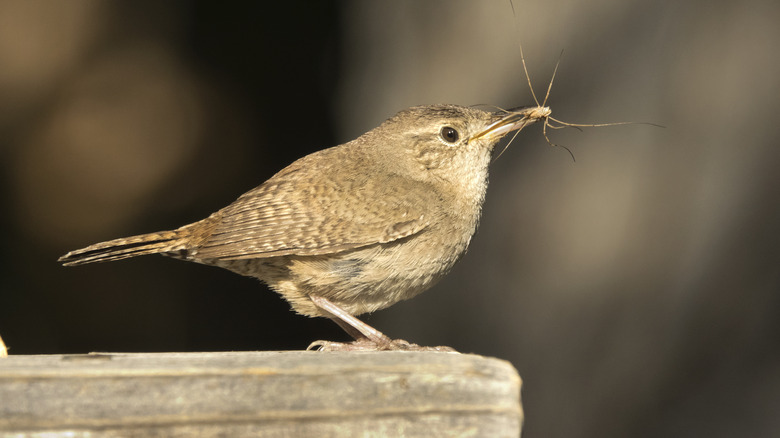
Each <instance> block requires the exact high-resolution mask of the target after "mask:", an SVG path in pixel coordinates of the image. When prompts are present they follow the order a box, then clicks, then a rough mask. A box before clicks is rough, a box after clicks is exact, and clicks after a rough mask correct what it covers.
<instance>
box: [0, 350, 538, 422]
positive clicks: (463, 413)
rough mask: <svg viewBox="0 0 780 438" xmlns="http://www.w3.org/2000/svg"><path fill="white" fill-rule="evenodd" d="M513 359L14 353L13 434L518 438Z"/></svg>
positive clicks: (9, 418) (10, 371) (8, 417)
mask: <svg viewBox="0 0 780 438" xmlns="http://www.w3.org/2000/svg"><path fill="white" fill-rule="evenodd" d="M520 385H521V382H520V377H519V376H518V375H517V372H516V371H515V369H514V368H513V367H512V365H511V364H509V363H508V362H506V361H503V360H498V359H493V358H486V357H482V356H477V355H467V354H456V353H430V352H368V353H365V352H364V353H342V352H338V353H321V352H299V351H296V352H292V351H291V352H236V353H159V354H90V355H45V356H9V357H7V358H5V359H3V361H2V362H0V430H1V431H3V433H4V435H3V436H14V437H33V436H35V437H39V436H44V435H45V436H47V437H65V436H68V437H74V436H75V437H81V436H90V437H119V436H123V437H124V436H174V437H185V436H187V437H189V436H198V437H216V436H229V437H242V436H264V437H267V436H271V437H288V436H294V437H341V436H393V437H397V436H405V437H432V436H436V437H441V436H444V437H448V436H458V437H461V436H473V437H482V436H484V437H517V436H519V435H520V429H521V426H522V422H523V414H522V407H521V403H520Z"/></svg>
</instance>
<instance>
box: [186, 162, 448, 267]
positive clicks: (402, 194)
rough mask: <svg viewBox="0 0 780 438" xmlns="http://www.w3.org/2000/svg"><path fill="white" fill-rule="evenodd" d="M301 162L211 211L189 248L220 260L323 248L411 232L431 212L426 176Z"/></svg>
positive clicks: (317, 251)
mask: <svg viewBox="0 0 780 438" xmlns="http://www.w3.org/2000/svg"><path fill="white" fill-rule="evenodd" d="M304 165H306V164H305V163H302V164H300V165H298V162H296V163H293V165H291V166H290V167H288V168H286V169H285V170H283V171H282V172H280V173H279V174H277V175H276V176H274V177H273V178H271V179H270V180H268V181H267V182H265V183H264V184H263V185H261V186H260V187H257V188H256V189H254V190H252V191H250V192H248V193H246V194H244V195H243V196H241V197H240V198H239V199H238V200H236V202H234V203H233V204H231V205H229V206H227V207H225V208H224V209H222V210H220V211H219V212H217V213H215V214H214V215H213V216H212V218H213V219H214V225H213V232H211V233H210V234H209V236H208V237H207V238H206V239H204V241H203V242H202V243H201V244H200V246H199V247H198V248H195V249H194V254H196V256H197V257H198V258H203V259H226V260H237V259H250V258H262V257H275V256H282V255H291V254H294V255H320V254H329V253H334V252H340V251H345V250H350V249H355V248H360V247H363V246H367V245H373V244H377V243H389V242H393V241H396V240H398V239H403V238H405V237H409V236H412V235H414V234H417V233H420V232H422V231H423V230H425V228H426V227H427V226H429V224H430V221H431V219H433V218H432V217H430V215H429V212H430V211H431V210H430V207H431V205H432V204H433V203H435V202H437V201H438V199H437V195H436V192H435V191H434V190H432V189H431V188H430V187H428V185H427V184H426V183H422V182H418V181H412V180H409V179H408V178H404V177H401V176H397V175H384V176H383V177H382V178H377V177H376V175H374V174H373V173H372V172H368V171H366V170H365V169H364V171H362V172H347V173H345V172H344V169H336V170H333V169H322V171H319V172H312V171H311V169H307V171H306V172H302V171H301V170H302V169H301V166H304ZM296 166H297V168H296ZM303 174H305V175H307V177H305V178H304V177H302V175H303Z"/></svg>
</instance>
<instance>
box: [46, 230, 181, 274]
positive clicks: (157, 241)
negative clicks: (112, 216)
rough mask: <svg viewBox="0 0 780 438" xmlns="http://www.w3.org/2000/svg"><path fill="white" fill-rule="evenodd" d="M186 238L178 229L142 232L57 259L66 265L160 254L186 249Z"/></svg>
mask: <svg viewBox="0 0 780 438" xmlns="http://www.w3.org/2000/svg"><path fill="white" fill-rule="evenodd" d="M185 248H186V246H185V243H184V240H183V239H181V238H180V234H179V232H177V231H162V232H159V233H150V234H142V235H140V236H132V237H124V238H121V239H114V240H109V241H107V242H100V243H96V244H94V245H90V246H88V247H86V248H82V249H77V250H75V251H71V252H69V253H67V254H65V255H64V256H62V257H60V258H59V259H58V260H57V261H59V262H61V263H62V264H63V265H65V266H78V265H84V264H87V263H97V262H110V261H113V260H122V259H126V258H130V257H136V256H140V255H146V254H159V253H167V252H172V251H179V250H182V249H185Z"/></svg>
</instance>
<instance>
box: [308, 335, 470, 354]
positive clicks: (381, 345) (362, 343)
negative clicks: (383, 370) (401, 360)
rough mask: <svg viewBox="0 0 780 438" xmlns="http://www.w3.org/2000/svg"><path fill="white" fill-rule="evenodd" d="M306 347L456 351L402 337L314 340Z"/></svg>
mask: <svg viewBox="0 0 780 438" xmlns="http://www.w3.org/2000/svg"><path fill="white" fill-rule="evenodd" d="M306 349H307V350H315V351H439V352H446V353H457V351H455V349H454V348H451V347H445V346H439V347H424V346H421V345H417V344H412V343H410V342H407V341H404V340H403V339H393V340H390V342H374V341H372V340H370V339H366V338H363V339H359V340H356V341H353V342H332V341H314V342H312V343H311V344H309V347H308V348H306Z"/></svg>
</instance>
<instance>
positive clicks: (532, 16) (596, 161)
mask: <svg viewBox="0 0 780 438" xmlns="http://www.w3.org/2000/svg"><path fill="white" fill-rule="evenodd" d="M515 10H516V14H515V15H513V14H512V9H511V8H510V6H509V4H508V3H507V2H503V1H496V2H467V1H458V2H452V1H446V2H445V1H428V2H411V1H386V2H338V3H335V2H278V3H273V4H271V3H269V2H265V3H262V4H261V3H259V2H258V4H252V3H249V2H247V4H245V3H227V4H226V3H219V4H218V3H215V2H206V1H202V2H184V1H180V2H163V3H160V2H153V1H139V2H119V1H103V0H78V1H69V2H58V1H44V0H40V1H26V0H0V178H2V180H1V181H2V185H0V205H2V206H3V207H2V211H3V214H2V215H0V226H1V227H2V228H0V229H2V242H3V243H2V246H0V335H2V337H3V339H4V340H5V342H6V343H7V344H8V346H9V347H10V354H48V353H83V352H89V351H220V350H276V349H288V350H291V349H303V348H305V347H306V346H307V345H308V344H309V342H311V341H312V340H315V339H345V338H344V335H343V334H342V333H341V332H340V329H338V327H336V326H335V324H332V323H331V322H329V321H325V320H319V319H316V320H315V319H308V318H304V317H300V316H296V315H295V314H293V313H292V312H291V311H290V310H289V307H288V306H287V304H286V303H285V302H284V301H283V300H281V299H280V298H279V297H278V296H277V295H276V294H275V293H273V292H270V291H268V290H267V289H266V288H265V286H263V285H261V284H260V283H259V282H258V281H256V280H253V279H249V278H243V277H240V276H237V275H235V274H232V273H230V272H228V271H223V270H220V269H217V268H212V267H205V266H200V265H196V264H189V263H182V262H180V261H176V260H170V259H166V258H163V257H142V258H139V259H133V260H126V261H122V262H118V263H108V264H98V265H90V266H85V267H79V268H63V267H61V266H59V265H58V264H57V263H56V259H57V257H58V256H60V255H62V254H64V253H65V252H67V251H68V250H71V249H76V248H79V247H82V246H85V245H88V244H91V243H95V242H98V241H101V240H107V239H111V238H115V237H121V236H127V235H132V234H140V233H145V232H151V231H157V230H162V229H171V228H176V227H178V226H180V225H183V224H185V223H189V222H192V221H195V220H198V219H201V218H203V217H205V216H207V215H208V214H210V213H211V212H213V211H215V210H217V209H219V208H221V207H223V206H224V205H227V204H228V203H229V202H231V201H233V200H234V199H235V198H237V197H238V196H239V195H240V194H241V193H243V192H245V191H247V190H249V189H251V188H253V187H254V186H256V185H258V184H260V183H261V182H262V181H264V180H265V179H267V178H268V177H270V176H271V175H272V174H273V173H275V172H276V171H278V170H280V169H281V168H282V167H284V166H285V165H287V164H289V163H290V162H292V161H293V160H294V159H296V158H298V157H301V156H303V155H305V154H307V153H310V152H312V151H315V150H318V149H321V148H323V147H327V146H332V145H335V144H339V143H342V142H345V141H348V140H351V139H352V138H355V137H356V136H357V135H359V134H361V133H363V132H365V131H367V130H369V129H371V128H373V127H375V126H377V125H378V124H379V123H381V122H382V121H383V120H384V119H386V118H387V117H390V116H391V115H393V114H394V113H395V112H396V111H398V110H400V109H403V108H405V107H408V106H411V105H417V104H431V103H457V104H464V105H470V104H479V103H489V104H495V105H499V106H504V107H512V106H519V105H525V104H530V103H532V101H533V100H532V97H531V96H530V92H529V91H528V87H527V85H526V82H525V77H524V75H523V74H522V69H521V66H520V54H519V49H518V46H517V43H518V42H519V41H522V42H523V45H524V49H525V52H526V60H527V62H528V63H529V68H530V72H531V76H532V79H533V82H534V86H535V88H536V91H537V94H540V93H542V92H543V90H544V89H545V88H546V86H547V81H548V79H547V78H549V76H550V73H551V71H552V68H553V66H554V64H555V62H556V60H557V59H558V54H559V52H560V50H561V49H565V51H566V52H565V53H564V55H563V58H562V61H561V67H560V70H559V75H558V77H557V79H556V84H555V86H554V87H553V89H552V93H551V97H550V100H549V101H548V103H549V104H550V106H551V107H552V109H553V115H554V116H555V117H557V118H560V119H562V120H566V121H569V122H576V123H594V122H610V121H622V120H632V121H650V122H655V123H659V124H662V125H665V126H666V128H665V129H659V128H652V127H649V126H644V125H634V126H619V127H610V128H586V129H585V130H584V131H583V132H578V131H576V130H561V131H551V132H548V134H549V135H550V136H551V137H552V138H553V140H554V141H556V142H557V143H561V144H564V145H566V146H568V147H570V148H571V149H572V151H573V152H574V154H575V155H576V157H577V162H576V163H573V162H572V161H571V159H570V158H569V156H568V154H567V153H566V152H565V151H563V150H562V149H554V148H550V147H549V146H547V144H546V142H545V141H544V138H543V137H542V135H541V129H540V128H539V127H531V128H529V129H527V130H524V131H523V132H522V133H521V135H520V136H518V139H517V141H516V142H515V143H513V144H512V146H511V147H510V148H509V150H508V151H507V152H506V153H505V154H504V155H503V156H502V157H501V159H499V160H497V161H496V162H495V163H494V164H493V167H492V169H491V171H492V173H491V187H490V189H489V190H488V198H487V202H486V205H485V209H484V216H483V221H482V224H481V226H480V230H479V231H478V233H477V235H476V236H475V238H474V240H473V242H472V246H471V249H470V251H469V253H468V254H467V255H466V256H465V257H464V259H463V260H462V262H461V263H460V264H459V265H458V266H457V267H456V269H455V270H454V272H453V273H452V274H451V275H450V276H449V277H447V278H446V279H445V280H444V281H442V282H441V283H440V284H439V285H437V286H436V287H434V288H433V289H432V290H430V291H428V292H426V293H424V294H422V295H420V296H419V297H417V298H415V299H414V300H411V301H408V302H404V303H399V304H397V305H396V306H393V307H392V308H390V309H387V310H383V311H381V312H378V313H377V314H375V315H371V316H367V317H366V318H365V319H366V320H367V321H368V322H369V323H370V324H372V325H374V326H376V327H377V328H379V329H380V330H382V331H384V332H385V333H387V334H389V335H391V336H393V337H400V338H404V339H407V340H411V341H413V342H417V343H420V344H425V345H450V346H452V347H454V348H456V349H458V350H459V351H462V352H474V353H478V354H484V355H489V356H495V357H499V358H503V359H507V360H510V361H511V362H512V363H513V364H514V365H515V366H516V367H517V368H518V370H519V371H520V374H521V376H522V377H523V380H524V389H523V400H524V406H525V411H526V416H527V420H526V426H525V433H524V436H529V437H535V436H543V437H591V436H593V437H596V436H598V437H612V436H614V437H624V436H681V437H682V436H754V437H758V436H766V437H770V436H778V434H780V417H778V416H777V413H778V412H780V202H778V201H779V200H780V174H778V171H777V169H778V167H779V166H778V165H780V141H778V140H780V134H778V132H779V131H778V129H777V127H776V126H777V122H776V120H775V119H776V115H777V114H778V112H779V111H778V110H780V99H778V96H780V81H779V80H778V78H780V56H779V55H778V51H777V49H776V42H777V41H780V30H778V29H777V22H778V21H779V19H780V5H778V4H777V2H773V1H758V0H756V1H747V2H739V3H733V2H725V1H719V2H705V1H692V2H650V1H639V0H632V1H617V0H604V1H600V2H577V1H560V2H559V1H538V2H522V1H516V2H515Z"/></svg>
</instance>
